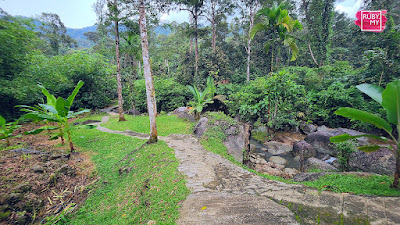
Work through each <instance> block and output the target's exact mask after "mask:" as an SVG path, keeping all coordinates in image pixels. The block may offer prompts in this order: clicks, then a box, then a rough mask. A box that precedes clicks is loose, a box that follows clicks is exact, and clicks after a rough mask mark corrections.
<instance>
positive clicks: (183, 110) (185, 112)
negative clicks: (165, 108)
mask: <svg viewBox="0 0 400 225" xmlns="http://www.w3.org/2000/svg"><path fill="white" fill-rule="evenodd" d="M189 111H190V110H189V108H188V107H179V108H177V109H175V110H174V111H173V112H172V114H174V115H176V116H177V117H179V118H182V119H188V120H190V121H191V122H196V119H195V118H194V114H193V113H190V112H189Z"/></svg>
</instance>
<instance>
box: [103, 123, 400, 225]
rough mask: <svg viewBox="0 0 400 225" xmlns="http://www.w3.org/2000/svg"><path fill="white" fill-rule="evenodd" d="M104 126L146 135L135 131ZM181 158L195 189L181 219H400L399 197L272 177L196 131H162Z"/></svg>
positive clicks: (278, 221) (329, 221) (185, 221)
mask: <svg viewBox="0 0 400 225" xmlns="http://www.w3.org/2000/svg"><path fill="white" fill-rule="evenodd" d="M108 119H109V117H108V116H104V117H103V118H102V122H100V123H98V124H96V125H98V127H97V129H99V130H101V131H103V132H109V133H115V134H121V135H126V136H132V137H137V138H141V139H147V138H148V137H149V136H148V135H146V134H140V133H136V132H132V131H114V130H110V129H107V128H104V127H101V126H100V124H101V123H103V122H106V121H108ZM159 139H160V140H162V141H165V142H166V143H167V144H168V146H169V147H170V148H173V149H174V150H175V155H176V157H177V159H178V160H179V161H180V165H179V168H178V169H179V170H180V171H181V172H182V173H183V174H185V175H186V177H187V184H186V185H187V187H188V188H189V189H190V190H191V193H190V195H189V196H188V197H187V199H186V200H185V201H184V202H183V203H182V208H181V210H180V218H179V219H178V221H177V224H184V225H186V224H188V225H192V224H193V225H194V224H199V225H200V224H201V225H203V224H229V225H233V224H400V198H398V197H368V196H357V195H350V194H346V193H343V194H339V193H333V192H327V191H322V192H319V191H318V190H317V189H315V188H309V187H305V186H303V185H293V184H286V183H282V182H279V181H274V180H269V179H266V178H263V177H260V176H257V175H255V174H253V173H250V172H249V171H247V170H244V169H243V168H241V167H239V166H237V165H234V164H233V163H231V162H230V161H229V160H227V159H224V158H222V157H221V156H219V155H217V154H214V153H212V152H209V151H207V150H205V149H204V148H203V147H202V146H201V145H200V143H199V141H198V140H197V139H196V138H195V137H193V136H191V135H180V134H174V135H169V136H168V137H159Z"/></svg>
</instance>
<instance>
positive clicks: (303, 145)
mask: <svg viewBox="0 0 400 225" xmlns="http://www.w3.org/2000/svg"><path fill="white" fill-rule="evenodd" d="M292 154H293V156H301V155H303V158H304V159H308V158H311V157H315V156H316V155H317V153H316V151H315V150H314V148H313V147H312V145H310V144H309V143H307V142H305V141H299V142H296V143H294V145H293V151H292Z"/></svg>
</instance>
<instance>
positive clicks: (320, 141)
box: [304, 129, 344, 156]
mask: <svg viewBox="0 0 400 225" xmlns="http://www.w3.org/2000/svg"><path fill="white" fill-rule="evenodd" d="M341 134H344V132H343V131H340V130H337V129H329V130H324V131H317V132H314V133H310V134H308V135H307V137H306V138H305V139H304V140H305V141H306V142H307V143H309V144H310V145H311V146H312V147H313V148H314V150H315V151H316V153H317V155H319V156H321V155H327V154H328V155H332V156H336V155H337V151H336V150H335V147H334V145H333V144H332V143H331V142H330V140H329V138H331V137H334V136H337V135H341Z"/></svg>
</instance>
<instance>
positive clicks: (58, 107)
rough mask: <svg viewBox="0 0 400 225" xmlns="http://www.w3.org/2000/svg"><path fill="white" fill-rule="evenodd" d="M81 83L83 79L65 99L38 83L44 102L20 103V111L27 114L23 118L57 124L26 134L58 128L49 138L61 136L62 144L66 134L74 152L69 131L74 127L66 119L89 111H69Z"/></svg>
mask: <svg viewBox="0 0 400 225" xmlns="http://www.w3.org/2000/svg"><path fill="white" fill-rule="evenodd" d="M83 84H84V82H83V81H79V82H78V84H77V85H76V87H75V89H74V90H73V92H72V94H71V95H70V96H69V97H68V98H67V99H64V98H62V97H58V98H56V97H55V96H54V95H52V94H50V93H49V92H48V91H47V89H46V88H45V87H43V86H41V85H39V87H40V88H41V89H42V92H43V94H44V95H45V96H46V104H39V105H37V106H26V105H21V106H18V107H22V108H23V109H21V111H25V112H27V114H25V115H24V118H26V119H31V120H38V121H42V120H46V121H48V122H55V123H57V126H43V127H40V128H38V129H35V130H31V131H29V132H27V133H26V134H38V133H40V132H42V131H44V130H58V132H57V133H56V134H55V135H53V136H52V137H50V139H51V140H55V139H58V138H61V143H62V144H64V135H65V134H66V135H67V137H68V142H69V147H70V150H71V152H74V151H75V148H74V145H73V142H72V137H71V131H72V129H73V128H74V125H73V124H72V123H69V122H68V119H70V118H73V117H75V116H77V115H79V114H82V113H86V112H90V110H89V109H85V110H81V111H78V112H73V111H70V109H71V106H72V104H73V102H74V99H75V96H76V94H78V92H79V89H80V88H81V87H82V86H83Z"/></svg>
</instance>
